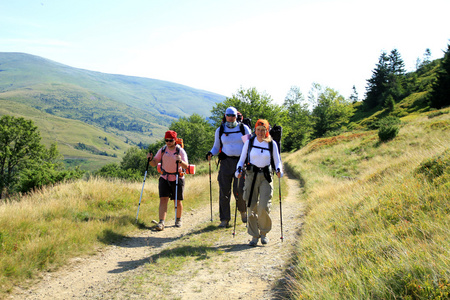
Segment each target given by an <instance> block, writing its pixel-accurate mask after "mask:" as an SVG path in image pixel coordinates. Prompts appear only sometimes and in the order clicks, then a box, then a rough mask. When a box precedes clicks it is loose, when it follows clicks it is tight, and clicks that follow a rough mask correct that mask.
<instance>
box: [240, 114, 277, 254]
mask: <svg viewBox="0 0 450 300" xmlns="http://www.w3.org/2000/svg"><path fill="white" fill-rule="evenodd" d="M255 133H256V135H255V136H252V137H251V138H250V139H249V140H247V141H246V142H245V144H244V147H243V149H242V153H241V156H240V159H239V162H238V164H237V166H236V173H235V176H236V177H237V178H240V177H242V176H243V174H242V170H243V169H244V163H246V160H247V171H246V174H245V177H246V179H245V186H244V199H245V201H246V203H247V207H248V208H249V215H248V229H247V231H248V234H249V235H250V236H252V240H251V241H250V244H249V245H250V246H256V245H257V244H258V240H259V238H261V243H262V244H267V243H268V241H269V240H268V238H267V233H268V232H269V231H270V230H271V229H272V219H271V218H270V208H271V204H272V195H273V180H272V179H273V178H272V177H273V176H272V174H273V171H272V170H273V168H274V169H275V170H276V171H275V172H276V174H277V176H278V178H280V177H281V176H283V169H282V165H281V159H280V154H279V153H278V146H277V143H276V142H275V141H274V140H273V139H272V137H271V136H270V134H269V122H267V120H263V119H260V120H258V121H257V122H256V124H255Z"/></svg>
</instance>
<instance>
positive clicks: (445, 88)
mask: <svg viewBox="0 0 450 300" xmlns="http://www.w3.org/2000/svg"><path fill="white" fill-rule="evenodd" d="M448 105H450V44H449V45H447V51H446V52H445V54H444V58H443V59H442V63H441V67H440V68H439V71H438V76H437V80H436V82H435V84H434V85H433V91H432V92H431V106H432V107H434V108H438V109H439V108H442V107H445V106H448Z"/></svg>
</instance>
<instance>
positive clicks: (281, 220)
mask: <svg viewBox="0 0 450 300" xmlns="http://www.w3.org/2000/svg"><path fill="white" fill-rule="evenodd" d="M278 194H279V195H280V225H281V237H280V239H281V241H283V239H284V238H283V212H282V208H281V178H280V177H278Z"/></svg>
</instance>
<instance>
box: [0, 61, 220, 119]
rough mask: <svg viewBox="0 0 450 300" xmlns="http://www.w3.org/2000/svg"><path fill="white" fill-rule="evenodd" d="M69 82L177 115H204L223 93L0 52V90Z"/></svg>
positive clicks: (161, 113) (120, 99)
mask: <svg viewBox="0 0 450 300" xmlns="http://www.w3.org/2000/svg"><path fill="white" fill-rule="evenodd" d="M43 83H53V84H72V85H76V86H79V87H82V88H84V89H87V90H90V91H92V92H95V93H97V94H100V95H102V96H105V97H107V98H110V99H111V100H114V101H117V102H121V103H124V104H127V105H129V106H132V107H135V108H140V109H143V110H146V111H149V112H150V113H152V114H160V115H161V116H168V117H172V118H178V117H180V116H189V115H191V114H193V113H198V114H200V115H202V116H208V115H209V112H210V109H211V107H212V106H213V105H214V104H215V103H217V102H221V101H223V100H225V96H222V95H219V94H216V93H212V92H208V91H204V90H199V89H194V88H191V87H188V86H185V85H181V84H177V83H172V82H168V81H162V80H157V79H150V78H143V77H134V76H125V75H116V74H106V73H100V72H95V71H89V70H84V69H78V68H73V67H69V66H67V65H63V64H60V63H57V62H54V61H51V60H49V59H46V58H42V57H39V56H34V55H30V54H25V53H10V52H0V92H5V91H10V90H16V89H20V88H25V87H29V86H32V85H37V84H43Z"/></svg>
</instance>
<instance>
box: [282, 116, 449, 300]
mask: <svg viewBox="0 0 450 300" xmlns="http://www.w3.org/2000/svg"><path fill="white" fill-rule="evenodd" d="M448 120H449V117H448V115H447V116H440V117H436V118H433V119H432V120H430V119H428V118H427V117H426V116H418V117H416V118H415V119H412V120H410V121H409V122H408V123H406V124H405V125H404V126H403V128H402V129H401V131H400V133H399V135H398V136H397V138H396V139H394V140H393V141H391V142H389V143H386V144H381V143H379V142H378V141H377V139H376V138H374V136H376V132H373V133H372V135H373V136H372V135H370V134H369V135H361V136H359V137H357V138H355V139H351V140H349V139H338V140H336V139H334V140H333V141H334V142H332V143H330V144H329V145H328V144H327V143H323V142H322V145H324V144H327V146H326V147H313V148H314V149H313V150H312V148H311V147H305V149H303V150H302V151H299V152H297V153H295V154H292V155H291V156H289V157H288V158H287V159H286V160H285V161H286V162H287V163H288V164H289V166H290V168H291V169H293V170H294V171H295V173H296V174H297V175H298V176H299V177H301V178H302V180H303V181H304V182H305V188H306V197H305V201H306V202H307V205H308V209H307V211H308V215H307V219H306V224H305V228H304V232H303V235H302V239H301V241H300V242H299V245H298V249H297V258H296V269H295V274H294V279H293V281H292V286H293V290H292V295H293V297H295V298H297V299H431V298H433V299H435V298H439V297H441V298H440V299H444V298H448V297H450V272H449V270H450V259H449V257H450V251H449V249H450V242H449V239H448V237H449V234H450V230H449V228H450V219H449V217H448V216H449V213H450V202H449V197H448V195H450V184H449V182H448V177H443V179H441V182H440V184H435V183H433V182H430V181H427V180H424V178H423V177H421V176H417V174H416V171H415V170H416V169H417V168H418V167H419V166H420V165H421V164H422V163H423V162H424V161H426V160H428V159H430V158H432V157H435V156H436V155H440V154H442V153H443V152H444V151H445V150H447V149H448V148H449V143H448V141H449V140H450V131H449V130H448V129H447V127H445V126H442V124H447V123H448ZM435 124H440V125H439V126H436V125H435ZM336 141H337V142H336Z"/></svg>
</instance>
